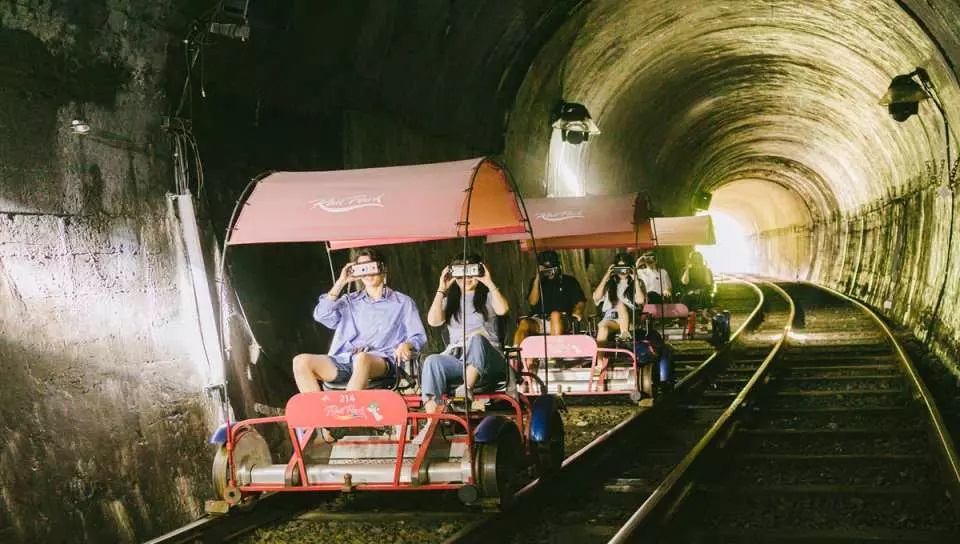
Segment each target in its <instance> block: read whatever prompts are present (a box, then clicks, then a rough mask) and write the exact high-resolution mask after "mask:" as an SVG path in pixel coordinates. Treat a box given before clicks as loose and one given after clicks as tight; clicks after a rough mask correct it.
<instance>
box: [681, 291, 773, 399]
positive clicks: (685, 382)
mask: <svg viewBox="0 0 960 544" xmlns="http://www.w3.org/2000/svg"><path fill="white" fill-rule="evenodd" d="M728 278H729V279H731V280H733V281H737V282H740V283H743V284H746V285H748V286H750V287H751V288H752V289H753V290H754V292H755V293H756V295H757V297H758V298H759V302H757V306H756V307H755V308H754V309H753V311H752V312H750V315H748V316H747V318H746V319H745V320H744V321H743V323H742V324H741V325H740V327H738V328H737V331H736V332H735V333H734V334H732V335H731V336H730V340H729V341H728V342H727V343H726V344H724V345H723V346H722V347H721V348H720V349H718V350H717V351H715V352H713V353H712V354H711V355H710V356H709V357H707V358H706V360H704V361H703V363H701V364H700V366H698V367H697V368H695V369H693V370H692V371H691V372H690V373H689V374H687V375H686V376H684V377H683V379H681V380H680V381H679V382H677V387H676V388H677V389H678V390H686V389H688V388H690V387H693V384H695V383H697V382H698V380H700V379H701V378H703V377H704V376H703V374H704V372H705V371H706V370H707V369H708V368H710V367H712V366H713V361H714V360H715V359H717V358H719V357H721V356H723V355H726V354H727V353H728V352H729V350H730V346H732V345H733V344H734V342H736V340H737V339H738V338H740V334H741V333H742V332H744V331H745V330H747V328H748V326H750V325H752V324H753V321H754V320H755V319H756V318H757V316H758V314H759V313H760V310H762V309H763V305H764V303H765V302H766V299H765V298H764V296H763V291H761V290H760V288H759V287H757V285H756V284H755V283H753V282H751V281H747V280H744V279H742V278H738V277H735V276H728Z"/></svg>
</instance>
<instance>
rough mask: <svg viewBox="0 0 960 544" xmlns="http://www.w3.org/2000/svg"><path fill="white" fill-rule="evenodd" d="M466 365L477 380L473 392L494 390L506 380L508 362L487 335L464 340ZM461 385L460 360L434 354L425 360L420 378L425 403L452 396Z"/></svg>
mask: <svg viewBox="0 0 960 544" xmlns="http://www.w3.org/2000/svg"><path fill="white" fill-rule="evenodd" d="M463 352H464V355H465V356H466V360H467V364H468V365H470V366H472V367H473V368H475V369H477V372H478V373H479V374H480V377H479V378H478V379H477V383H475V384H474V388H475V389H480V390H483V389H488V388H493V387H496V385H497V384H499V383H500V382H502V381H504V379H506V377H507V360H506V359H504V358H503V354H502V353H500V350H498V349H497V348H495V347H493V344H491V343H490V340H488V339H487V337H486V336H483V335H480V334H475V335H473V336H471V337H470V338H468V339H467V347H466V349H464V350H463ZM462 383H463V359H462V358H460V357H456V356H454V355H446V354H443V353H436V354H434V355H431V356H429V357H427V360H426V361H424V363H423V371H422V376H421V379H420V389H421V395H422V398H423V400H424V402H426V401H428V400H431V399H437V398H440V396H441V395H443V394H445V393H452V392H453V390H454V389H456V387H457V386H458V385H460V384H462Z"/></svg>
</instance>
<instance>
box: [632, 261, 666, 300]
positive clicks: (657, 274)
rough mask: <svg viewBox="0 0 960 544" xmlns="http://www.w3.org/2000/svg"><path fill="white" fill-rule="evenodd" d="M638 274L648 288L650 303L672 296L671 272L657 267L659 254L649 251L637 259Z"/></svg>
mask: <svg viewBox="0 0 960 544" xmlns="http://www.w3.org/2000/svg"><path fill="white" fill-rule="evenodd" d="M637 276H638V277H639V278H640V281H642V282H643V285H644V286H645V287H646V289H647V302H648V303H650V304H659V303H661V302H663V299H665V298H670V296H671V294H672V292H673V284H672V283H671V282H670V274H669V273H668V272H667V271H666V270H664V269H662V268H658V267H657V256H656V255H654V254H653V253H652V252H649V251H648V252H647V253H644V254H643V255H641V256H640V258H638V259H637Z"/></svg>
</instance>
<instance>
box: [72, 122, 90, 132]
mask: <svg viewBox="0 0 960 544" xmlns="http://www.w3.org/2000/svg"><path fill="white" fill-rule="evenodd" d="M67 128H68V129H69V130H70V132H72V133H74V134H86V133H88V132H90V125H89V124H87V122H86V121H82V120H80V119H74V120H73V121H70V126H69V127H67Z"/></svg>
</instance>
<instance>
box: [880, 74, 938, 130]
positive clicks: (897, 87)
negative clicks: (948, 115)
mask: <svg viewBox="0 0 960 544" xmlns="http://www.w3.org/2000/svg"><path fill="white" fill-rule="evenodd" d="M927 98H933V84H932V83H931V82H930V76H929V75H927V71H926V70H924V69H923V68H917V69H916V70H914V71H912V72H910V73H909V74H901V75H898V76H895V77H894V78H893V79H892V80H891V81H890V86H889V87H887V92H886V93H884V95H883V98H881V99H880V105H881V106H886V107H887V112H888V113H889V114H890V117H893V119H894V120H895V121H897V122H898V123H902V122H904V121H906V120H907V119H909V118H910V117H911V116H913V115H916V113H917V111H919V109H920V102H921V101H923V100H925V99H927ZM934 102H935V103H937V107H938V108H939V107H940V105H939V101H938V100H936V99H934Z"/></svg>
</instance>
